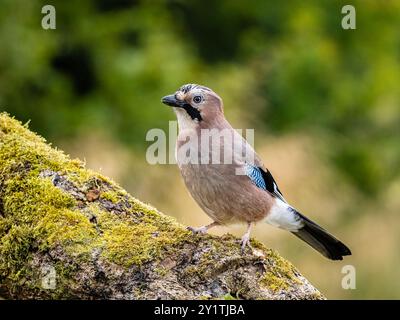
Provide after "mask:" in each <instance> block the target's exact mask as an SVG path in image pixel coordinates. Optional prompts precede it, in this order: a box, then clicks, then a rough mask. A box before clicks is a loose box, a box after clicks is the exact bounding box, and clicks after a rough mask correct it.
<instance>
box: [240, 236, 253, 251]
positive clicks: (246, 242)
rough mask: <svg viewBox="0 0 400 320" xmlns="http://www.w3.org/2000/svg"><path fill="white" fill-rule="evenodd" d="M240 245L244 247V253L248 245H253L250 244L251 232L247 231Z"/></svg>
mask: <svg viewBox="0 0 400 320" xmlns="http://www.w3.org/2000/svg"><path fill="white" fill-rule="evenodd" d="M240 247H241V249H242V254H243V253H244V250H245V249H246V247H249V248H251V245H250V234H247V233H246V234H245V235H244V236H243V237H242V241H241V242H240Z"/></svg>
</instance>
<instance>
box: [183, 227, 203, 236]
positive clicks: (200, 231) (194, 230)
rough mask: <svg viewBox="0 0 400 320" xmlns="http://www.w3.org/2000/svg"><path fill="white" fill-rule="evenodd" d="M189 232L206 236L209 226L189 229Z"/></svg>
mask: <svg viewBox="0 0 400 320" xmlns="http://www.w3.org/2000/svg"><path fill="white" fill-rule="evenodd" d="M186 229H188V230H189V231H192V232H193V234H206V233H207V230H208V228H207V226H202V227H200V228H194V227H187V228H186Z"/></svg>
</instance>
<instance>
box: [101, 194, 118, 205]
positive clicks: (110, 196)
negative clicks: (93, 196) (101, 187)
mask: <svg viewBox="0 0 400 320" xmlns="http://www.w3.org/2000/svg"><path fill="white" fill-rule="evenodd" d="M100 198H101V199H104V200H108V201H111V202H112V203H118V202H119V201H120V197H119V196H118V193H117V192H115V191H106V192H102V193H101V194H100Z"/></svg>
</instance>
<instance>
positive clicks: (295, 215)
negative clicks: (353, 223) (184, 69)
mask: <svg viewBox="0 0 400 320" xmlns="http://www.w3.org/2000/svg"><path fill="white" fill-rule="evenodd" d="M161 101H162V103H164V104H166V105H168V106H171V107H173V110H174V112H175V114H176V116H177V119H178V126H179V134H178V139H177V144H176V158H177V159H176V160H177V163H178V166H179V169H180V172H181V175H182V177H183V180H184V182H185V185H186V187H187V189H188V190H189V192H190V194H191V195H192V197H193V198H194V200H195V201H196V202H197V203H198V205H199V206H200V207H201V208H202V209H203V210H204V211H205V212H206V213H207V214H208V215H209V216H210V217H211V218H212V219H213V222H212V223H211V224H209V225H206V226H203V227H200V228H192V227H189V228H188V229H189V230H191V231H192V232H193V233H196V234H202V233H206V232H207V231H208V230H209V229H210V228H212V227H214V226H218V225H228V224H231V223H237V222H241V223H245V224H247V232H246V233H245V234H244V236H243V237H242V240H241V248H242V251H243V250H244V249H245V248H246V246H247V245H248V246H250V243H249V241H250V231H251V228H252V226H253V225H254V223H256V222H259V221H264V222H267V223H269V224H271V225H273V226H275V227H278V228H281V229H284V230H287V231H290V232H291V233H293V234H294V235H295V236H297V237H298V238H300V239H301V240H303V241H305V242H306V243H308V244H309V245H310V246H311V247H313V248H314V249H315V250H317V251H319V252H320V253H321V254H322V255H324V256H325V257H327V258H329V259H331V260H342V259H343V256H346V255H351V252H350V249H349V248H348V247H347V246H346V245H344V244H343V243H342V242H340V241H339V240H338V239H336V238H335V237H334V236H332V235H331V234H329V233H328V232H327V231H326V230H325V229H323V228H322V227H320V226H319V225H318V224H316V223H315V222H313V221H311V220H310V219H309V218H307V217H305V216H304V215H303V214H301V213H300V212H298V211H297V210H296V209H294V208H293V207H292V206H291V205H289V204H288V203H287V201H286V200H285V198H284V197H283V195H282V192H281V191H280V190H279V188H278V185H277V183H276V181H275V180H274V178H273V177H272V175H271V172H270V171H269V170H268V169H266V167H265V166H264V165H263V163H262V162H261V160H260V158H259V156H258V155H257V154H256V152H255V151H254V150H253V148H252V147H251V146H250V144H248V143H247V142H246V140H245V139H244V138H243V137H242V136H241V135H240V134H239V133H238V132H237V131H236V130H234V129H233V128H232V126H231V125H230V124H229V122H228V121H227V120H226V119H225V117H224V113H223V102H222V99H221V98H220V97H219V96H218V95H217V94H216V93H215V92H214V91H212V90H211V89H209V88H207V87H204V86H201V85H196V84H186V85H184V86H182V87H181V88H180V89H179V90H178V91H176V92H175V93H174V94H172V95H168V96H165V97H163V98H162V100H161ZM207 130H208V131H213V132H214V133H217V134H218V133H221V132H228V133H230V134H231V139H230V140H229V139H225V135H224V139H222V135H221V136H220V137H219V138H218V143H216V147H214V148H208V149H207V148H204V147H203V146H204V145H206V144H203V142H204V140H205V139H208V140H209V139H210V135H208V136H206V138H205V135H203V134H202V133H203V132H206V131H207ZM211 137H212V135H211ZM226 140H228V142H227V141H226ZM200 146H201V147H200ZM238 146H239V147H238ZM188 151H189V152H191V153H192V154H195V157H200V158H201V160H202V161H198V159H196V158H194V160H195V161H193V159H190V160H189V161H188V158H187V156H188ZM226 154H228V155H231V160H230V161H229V159H228V161H225V160H226V159H225V158H224V161H223V162H222V163H218V161H210V157H212V158H213V160H214V158H215V157H216V156H217V157H220V156H221V155H226ZM204 159H207V160H208V161H203V160H204Z"/></svg>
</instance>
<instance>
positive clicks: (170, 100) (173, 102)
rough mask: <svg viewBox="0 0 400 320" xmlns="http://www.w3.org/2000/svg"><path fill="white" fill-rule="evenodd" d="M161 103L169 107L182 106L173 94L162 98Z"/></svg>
mask: <svg viewBox="0 0 400 320" xmlns="http://www.w3.org/2000/svg"><path fill="white" fill-rule="evenodd" d="M161 102H162V103H164V104H166V105H167V106H170V107H180V106H181V104H182V102H181V101H179V100H177V99H176V98H175V95H173V94H170V95H169V96H165V97H163V98H162V99H161Z"/></svg>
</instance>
